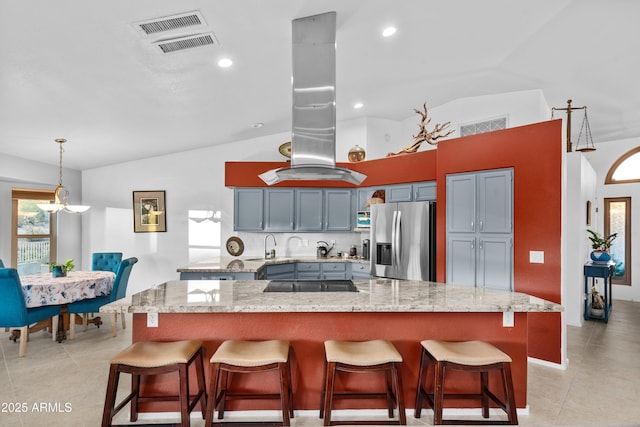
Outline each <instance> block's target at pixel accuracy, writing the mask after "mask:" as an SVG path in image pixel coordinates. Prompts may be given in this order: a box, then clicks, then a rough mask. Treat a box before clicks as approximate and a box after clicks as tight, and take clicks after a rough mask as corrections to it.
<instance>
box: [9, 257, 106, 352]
mask: <svg viewBox="0 0 640 427" xmlns="http://www.w3.org/2000/svg"><path fill="white" fill-rule="evenodd" d="M114 279H115V273H113V272H112V271H80V270H78V271H70V272H67V274H66V276H63V277H53V275H52V274H51V273H40V274H29V275H24V276H21V277H20V282H21V284H22V291H23V293H24V299H25V302H26V305H27V308H32V307H42V306H44V305H59V306H60V315H61V318H60V321H59V322H58V330H57V331H56V341H58V342H62V341H64V340H66V339H67V329H68V326H69V325H70V324H71V322H72V321H73V322H74V323H75V320H66V319H68V318H69V313H68V311H67V305H68V304H70V303H72V302H75V301H80V300H84V299H90V298H97V297H100V296H104V295H109V294H110V293H111V290H112V288H113V281H114ZM89 323H93V324H96V325H98V326H99V325H100V324H101V323H102V321H101V320H100V317H94V318H93V319H91V321H90V322H89ZM46 327H50V323H49V324H38V325H36V326H34V327H33V328H29V332H35V331H38V330H41V329H44V328H46ZM52 333H53V331H52Z"/></svg>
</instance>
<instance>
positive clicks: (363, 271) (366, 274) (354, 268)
mask: <svg viewBox="0 0 640 427" xmlns="http://www.w3.org/2000/svg"><path fill="white" fill-rule="evenodd" d="M350 265H351V279H354V280H369V279H370V278H371V266H370V265H369V264H361V263H357V262H352V263H350Z"/></svg>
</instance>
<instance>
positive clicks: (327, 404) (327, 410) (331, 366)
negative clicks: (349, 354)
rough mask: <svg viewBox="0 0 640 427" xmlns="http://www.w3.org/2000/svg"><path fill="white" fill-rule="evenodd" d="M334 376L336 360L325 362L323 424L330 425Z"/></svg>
mask: <svg viewBox="0 0 640 427" xmlns="http://www.w3.org/2000/svg"><path fill="white" fill-rule="evenodd" d="M335 377H336V362H328V363H327V372H326V383H325V393H324V423H323V425H325V426H328V425H331V407H332V406H333V405H332V404H333V386H334V383H335Z"/></svg>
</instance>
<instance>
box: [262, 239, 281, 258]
mask: <svg viewBox="0 0 640 427" xmlns="http://www.w3.org/2000/svg"><path fill="white" fill-rule="evenodd" d="M269 236H271V238H272V239H273V246H274V248H273V249H271V251H270V252H267V238H268V237H269ZM276 246H278V244H277V243H276V238H275V236H274V235H273V234H267V235H266V236H264V259H269V258H275V257H276V248H275V247H276Z"/></svg>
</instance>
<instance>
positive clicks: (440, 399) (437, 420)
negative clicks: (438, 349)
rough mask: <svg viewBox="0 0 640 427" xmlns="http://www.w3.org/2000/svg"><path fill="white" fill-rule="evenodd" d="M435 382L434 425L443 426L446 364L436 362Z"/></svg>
mask: <svg viewBox="0 0 640 427" xmlns="http://www.w3.org/2000/svg"><path fill="white" fill-rule="evenodd" d="M435 367H436V369H435V371H436V372H435V382H434V385H433V424H434V425H439V424H442V407H443V405H444V371H445V367H444V364H443V363H442V362H440V361H436V362H435Z"/></svg>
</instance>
